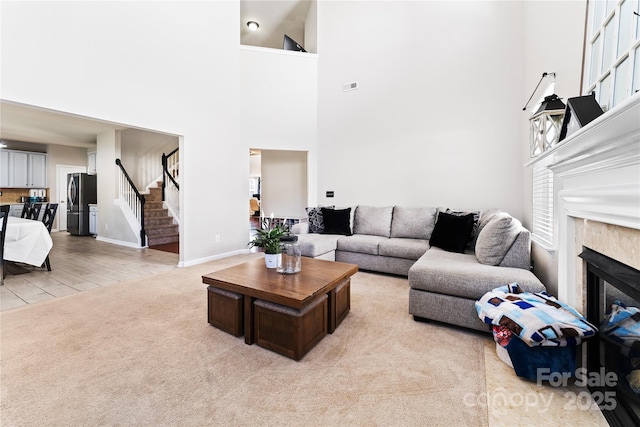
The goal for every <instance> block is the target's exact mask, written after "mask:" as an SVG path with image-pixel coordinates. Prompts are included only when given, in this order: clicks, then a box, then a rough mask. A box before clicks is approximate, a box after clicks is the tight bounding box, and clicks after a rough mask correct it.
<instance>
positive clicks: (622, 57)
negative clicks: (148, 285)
mask: <svg viewBox="0 0 640 427" xmlns="http://www.w3.org/2000/svg"><path fill="white" fill-rule="evenodd" d="M634 11H635V12H637V13H640V0H588V9H587V22H586V26H587V28H586V32H585V43H584V44H585V46H584V47H585V49H584V55H585V60H584V62H583V86H582V94H583V95H587V94H590V93H591V92H595V94H596V99H597V100H598V103H599V104H600V106H601V107H602V109H603V110H604V111H607V110H610V109H612V108H614V107H615V106H616V105H618V104H620V103H621V102H622V101H624V100H625V99H627V98H629V97H630V96H631V95H633V93H634V92H635V91H637V90H640V70H639V69H636V68H637V67H640V58H636V57H637V56H638V55H640V17H638V16H636V15H634V14H633V12H634ZM621 20H625V24H626V25H624V26H621V25H620V22H621ZM609 25H610V26H609ZM608 26H609V27H608ZM608 28H609V29H610V33H608V34H605V32H606V29H608ZM625 28H626V31H624V29H625ZM621 31H624V33H621ZM629 33H630V34H629ZM606 35H609V36H611V38H612V39H613V41H612V42H611V43H612V45H611V51H610V55H611V56H609V57H608V58H605V57H604V54H605V52H607V49H606V47H607V45H609V43H608V42H607V39H606ZM621 37H622V38H623V39H624V40H629V42H628V43H629V45H628V46H627V47H622V49H621V50H620V51H618V43H619V42H620V39H621ZM594 46H595V47H596V49H595V50H594ZM603 64H609V65H607V66H603ZM624 67H626V75H625V74H623V72H624V71H625V70H624ZM594 70H595V72H593V71H594ZM592 74H593V75H592ZM616 89H617V90H616ZM616 94H617V95H618V96H616Z"/></svg>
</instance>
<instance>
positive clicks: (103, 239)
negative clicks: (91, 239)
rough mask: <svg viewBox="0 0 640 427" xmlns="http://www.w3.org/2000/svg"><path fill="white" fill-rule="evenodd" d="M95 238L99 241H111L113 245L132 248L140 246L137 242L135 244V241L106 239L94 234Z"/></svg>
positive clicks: (139, 247)
mask: <svg viewBox="0 0 640 427" xmlns="http://www.w3.org/2000/svg"><path fill="white" fill-rule="evenodd" d="M96 240H99V241H101V242H106V243H112V244H114V245H120V246H127V247H129V248H134V249H141V248H142V247H141V246H140V245H139V244H136V243H131V242H125V241H123V240H114V239H107V238H106V237H100V236H96ZM145 247H146V246H145Z"/></svg>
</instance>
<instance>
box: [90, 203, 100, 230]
mask: <svg viewBox="0 0 640 427" xmlns="http://www.w3.org/2000/svg"><path fill="white" fill-rule="evenodd" d="M89 234H93V235H94V236H95V235H97V234H98V207H97V206H93V205H89Z"/></svg>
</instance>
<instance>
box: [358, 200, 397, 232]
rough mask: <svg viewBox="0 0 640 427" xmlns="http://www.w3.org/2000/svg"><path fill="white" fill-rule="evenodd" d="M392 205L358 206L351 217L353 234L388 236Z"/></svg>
mask: <svg viewBox="0 0 640 427" xmlns="http://www.w3.org/2000/svg"><path fill="white" fill-rule="evenodd" d="M392 212H393V206H384V207H377V206H360V205H359V206H358V207H357V208H356V213H355V216H354V218H353V234H368V235H371V236H382V237H389V236H390V235H391V213H392Z"/></svg>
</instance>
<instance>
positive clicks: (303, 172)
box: [249, 148, 308, 226]
mask: <svg viewBox="0 0 640 427" xmlns="http://www.w3.org/2000/svg"><path fill="white" fill-rule="evenodd" d="M249 174H250V175H249V215H250V219H251V218H252V216H253V215H255V212H257V214H258V217H259V216H260V215H261V214H262V215H265V216H267V217H269V216H271V215H272V214H273V215H274V217H275V218H280V219H285V218H286V219H288V220H292V221H293V222H297V220H299V219H302V218H306V211H305V208H306V206H307V200H308V189H307V174H308V172H307V152H306V151H293V150H268V149H256V148H252V149H250V169H249ZM252 199H254V200H253V201H252ZM256 199H257V200H256ZM256 201H257V202H258V203H259V205H258V206H256V205H255V203H256ZM252 203H253V206H252ZM251 222H252V225H253V226H255V222H256V221H255V219H252V221H251Z"/></svg>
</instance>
